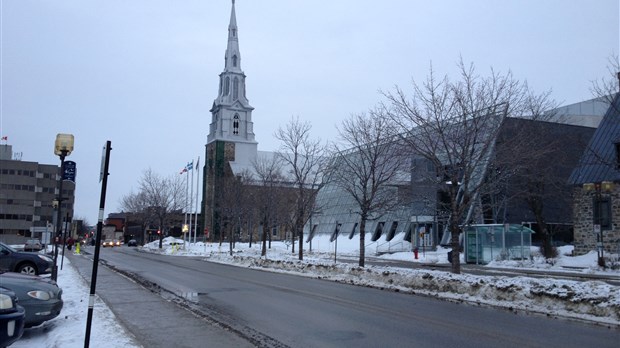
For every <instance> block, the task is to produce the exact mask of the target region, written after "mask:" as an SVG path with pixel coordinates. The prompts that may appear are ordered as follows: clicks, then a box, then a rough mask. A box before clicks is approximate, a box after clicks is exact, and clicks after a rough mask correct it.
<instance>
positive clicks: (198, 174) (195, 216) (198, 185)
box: [194, 156, 200, 244]
mask: <svg viewBox="0 0 620 348" xmlns="http://www.w3.org/2000/svg"><path fill="white" fill-rule="evenodd" d="M199 164H200V156H198V160H197V161H196V171H197V172H198V173H196V212H195V214H194V244H196V235H197V234H198V192H200V191H199V188H200V170H198V166H199Z"/></svg>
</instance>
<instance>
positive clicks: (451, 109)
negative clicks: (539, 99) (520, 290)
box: [383, 60, 527, 273]
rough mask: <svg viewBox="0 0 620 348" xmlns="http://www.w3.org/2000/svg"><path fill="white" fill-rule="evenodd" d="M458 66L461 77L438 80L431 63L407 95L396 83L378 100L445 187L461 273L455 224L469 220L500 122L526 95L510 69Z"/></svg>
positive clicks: (454, 266) (457, 269) (412, 150)
mask: <svg viewBox="0 0 620 348" xmlns="http://www.w3.org/2000/svg"><path fill="white" fill-rule="evenodd" d="M459 70H460V79H458V80H456V81H450V80H449V79H448V77H443V78H441V79H439V80H438V79H437V78H436V77H435V74H434V72H433V70H432V68H431V70H430V75H429V76H428V77H427V79H426V81H425V82H424V83H422V84H421V85H419V84H417V83H415V82H413V92H412V95H411V97H409V96H408V95H407V94H406V93H405V92H404V91H403V90H402V89H400V88H399V87H396V89H395V91H394V92H387V93H384V96H385V97H386V99H387V102H386V103H385V104H383V107H384V108H385V110H386V112H388V113H389V114H390V117H391V119H392V121H393V122H394V123H395V125H396V127H398V128H399V129H400V130H401V133H400V134H401V138H402V140H403V141H404V142H405V143H406V144H407V146H408V148H409V151H410V153H413V154H417V155H419V156H422V157H424V158H426V159H427V160H428V161H430V162H431V163H432V164H433V165H434V167H435V169H436V174H435V175H436V177H437V180H438V181H437V184H438V185H440V186H441V185H443V186H444V188H445V192H446V194H447V198H448V202H447V210H448V212H449V216H448V222H447V223H448V226H449V232H450V233H451V238H450V244H451V248H452V255H454V256H453V257H452V272H454V273H460V258H459V257H458V255H459V251H460V240H459V233H460V229H461V227H460V226H461V225H462V224H463V223H469V222H470V221H472V220H473V219H474V209H473V208H474V207H475V204H474V203H475V202H477V201H478V200H479V198H480V197H479V194H480V192H481V191H482V190H483V186H484V185H485V184H487V182H486V181H485V176H486V173H487V170H488V167H489V166H488V164H489V162H490V159H491V156H492V154H493V151H494V147H495V141H496V137H497V134H498V132H499V129H500V126H501V124H502V122H503V120H504V118H505V116H506V115H507V114H509V113H511V112H513V111H516V110H518V109H519V108H520V107H521V106H522V102H523V98H525V96H526V95H527V85H526V84H523V83H521V82H519V81H517V80H515V79H514V78H513V77H512V74H511V73H508V74H506V75H502V74H499V73H497V72H495V71H493V70H491V75H490V76H489V77H480V76H478V75H477V74H476V72H475V69H474V67H473V65H469V66H466V65H465V64H464V63H463V61H462V60H461V61H460V63H459ZM517 114H518V112H517Z"/></svg>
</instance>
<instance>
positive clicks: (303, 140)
mask: <svg viewBox="0 0 620 348" xmlns="http://www.w3.org/2000/svg"><path fill="white" fill-rule="evenodd" d="M311 129H312V126H311V125H310V123H309V122H301V121H300V120H299V118H298V117H294V118H291V120H290V121H289V123H288V124H287V125H286V126H285V127H284V128H282V127H280V128H279V129H278V130H277V131H276V133H275V137H276V138H277V139H278V140H280V141H281V142H282V144H281V146H280V152H278V156H279V157H280V159H281V161H282V162H283V163H284V164H285V165H286V166H287V169H288V173H287V174H288V176H289V177H290V178H291V180H292V182H293V185H294V186H295V190H296V197H295V203H294V204H295V207H296V209H295V212H294V214H293V215H292V217H293V221H292V231H293V233H292V246H293V247H292V248H293V250H292V251H293V253H295V237H296V236H297V237H298V238H299V260H303V258H304V256H303V239H304V236H303V228H304V225H305V224H306V221H307V220H308V217H309V216H310V212H311V210H312V205H313V204H314V200H315V198H316V195H317V192H318V191H319V189H320V187H321V185H320V184H321V179H322V176H323V171H324V167H325V162H326V161H325V157H324V152H325V146H324V145H323V144H322V143H321V141H320V140H318V139H311V138H310V130H311Z"/></svg>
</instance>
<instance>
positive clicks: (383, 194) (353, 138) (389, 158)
mask: <svg viewBox="0 0 620 348" xmlns="http://www.w3.org/2000/svg"><path fill="white" fill-rule="evenodd" d="M338 134H339V136H340V140H341V143H340V144H334V145H333V155H332V156H331V157H332V162H331V165H330V170H329V178H330V180H331V181H333V183H334V184H335V185H338V186H339V187H340V188H342V189H343V190H344V191H346V192H347V193H348V194H349V195H350V196H351V197H352V198H353V199H354V200H355V203H356V205H357V207H358V209H359V210H358V211H357V212H356V213H357V214H359V216H360V225H359V226H360V228H359V231H360V256H359V265H360V266H361V267H364V264H365V235H366V221H367V220H369V219H370V218H371V217H373V214H379V213H382V212H385V211H388V210H389V209H390V208H392V207H393V206H394V205H395V204H397V200H396V199H394V194H393V190H391V189H390V185H395V184H397V183H398V179H399V175H400V174H402V170H403V169H404V167H403V161H402V160H401V159H400V154H401V151H400V149H399V146H398V142H395V141H394V139H395V138H394V136H393V135H392V133H391V128H390V126H389V122H388V119H387V118H386V117H384V115H383V114H381V110H372V111H370V112H369V113H368V114H357V115H352V116H351V117H350V118H348V119H346V120H344V121H343V122H342V125H341V126H340V127H339V128H338ZM407 169H408V168H407ZM392 188H393V186H392ZM374 217H375V218H376V217H377V216H374Z"/></svg>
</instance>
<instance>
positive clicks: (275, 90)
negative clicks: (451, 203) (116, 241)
mask: <svg viewBox="0 0 620 348" xmlns="http://www.w3.org/2000/svg"><path fill="white" fill-rule="evenodd" d="M230 6H231V2H230V1H224V0H220V1H198V0H188V1H180V2H179V1H147V0H132V1H118V0H111V1H83V0H62V1H38V0H19V1H18V0H0V9H1V14H0V17H1V31H0V36H1V40H0V41H1V49H0V54H1V57H0V61H1V68H0V69H1V75H0V81H1V83H0V85H1V88H0V89H1V92H0V93H1V97H0V100H1V103H0V104H1V105H0V133H1V134H0V135H1V136H7V137H8V142H7V143H8V144H10V145H12V146H13V151H16V152H20V153H23V157H22V159H23V160H25V161H34V162H41V163H46V164H56V163H58V158H57V157H55V156H54V154H53V144H54V138H55V135H56V134H57V133H72V134H74V135H75V150H74V152H73V153H72V154H71V156H70V157H69V158H68V160H72V161H75V162H76V163H77V168H78V170H77V172H78V175H77V188H76V207H75V213H76V215H78V216H85V217H87V218H88V219H89V220H90V221H97V214H98V202H99V192H100V187H99V182H98V178H99V167H100V166H99V163H100V160H101V147H102V146H103V145H104V144H105V142H106V140H111V141H113V143H114V144H115V146H114V151H113V153H112V156H111V161H110V177H109V182H108V193H107V197H108V204H106V212H105V213H106V215H107V214H108V213H110V212H116V211H119V206H120V199H121V197H122V196H123V195H126V194H128V193H130V192H131V191H132V189H133V191H134V192H136V191H137V185H138V180H139V178H140V176H141V174H142V171H143V170H145V169H146V168H152V169H153V171H155V172H157V173H159V174H161V175H164V176H167V175H169V174H174V173H178V171H179V170H180V169H181V168H182V167H183V166H184V165H185V164H186V163H188V162H190V161H191V160H192V159H193V160H195V159H196V158H197V157H198V156H200V155H204V151H205V147H204V146H205V143H206V137H207V134H208V132H209V129H208V127H209V121H210V119H211V114H210V112H209V110H210V107H211V104H212V102H213V99H214V98H216V96H217V92H218V75H219V74H220V73H221V71H222V69H223V67H224V52H225V49H226V43H227V28H228V22H229V19H230ZM235 6H236V19H237V24H238V28H239V46H240V50H241V52H242V53H243V69H244V73H245V74H246V76H247V96H248V98H249V100H250V103H251V105H252V106H253V107H255V110H254V112H253V121H254V132H255V134H256V140H257V141H258V142H259V149H260V150H266V151H273V150H276V149H277V148H278V142H277V140H276V139H274V138H273V137H272V135H273V133H274V131H275V130H276V129H277V128H278V127H279V126H281V125H284V124H285V123H286V122H287V121H288V120H289V118H290V116H291V115H299V117H300V120H309V121H311V122H312V124H313V125H314V128H313V132H315V133H316V134H317V135H319V136H320V137H321V138H322V139H324V140H327V141H329V140H333V139H334V138H336V130H335V124H338V123H340V122H341V121H342V120H344V119H346V118H347V117H348V116H349V115H351V114H355V113H359V112H363V111H365V110H369V109H370V108H371V107H372V106H374V105H376V103H377V102H378V101H379V100H380V99H381V98H380V95H379V94H378V93H377V91H378V90H390V89H391V88H392V86H394V85H400V86H405V85H408V83H409V81H410V79H411V78H412V77H413V78H414V79H415V80H418V81H419V80H424V78H425V76H426V74H427V72H428V67H429V64H430V63H431V62H432V64H433V67H434V68H435V69H436V70H437V71H442V72H447V73H448V74H449V75H454V74H455V73H456V72H457V70H458V67H457V65H456V62H457V61H458V57H459V56H462V57H463V59H464V60H465V61H471V62H474V63H475V64H476V66H477V67H479V68H480V69H486V68H488V67H491V66H492V67H494V68H495V69H497V70H498V71H501V72H506V71H508V70H511V71H512V72H513V74H514V75H515V77H516V78H517V79H519V80H527V81H528V84H529V85H530V87H532V88H533V89H534V90H537V91H544V90H549V89H552V90H553V95H552V97H553V99H555V100H557V101H558V102H559V103H560V104H569V103H575V102H579V101H582V100H586V99H590V98H591V93H590V90H589V89H590V87H591V81H594V80H596V79H599V78H601V77H604V76H606V75H607V70H606V67H607V58H608V57H609V56H610V55H612V54H616V55H617V54H618V46H619V39H618V37H619V34H618V27H619V25H618V22H619V20H618V18H619V5H618V0H598V1H591V0H572V1H563V0H546V1H540V0H505V1H489V0H471V1H457V0H448V1H410V0H386V1H369V0H341V1H332V0H315V1H286V0H261V1H250V0H239V1H237V2H236V5H235Z"/></svg>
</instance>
